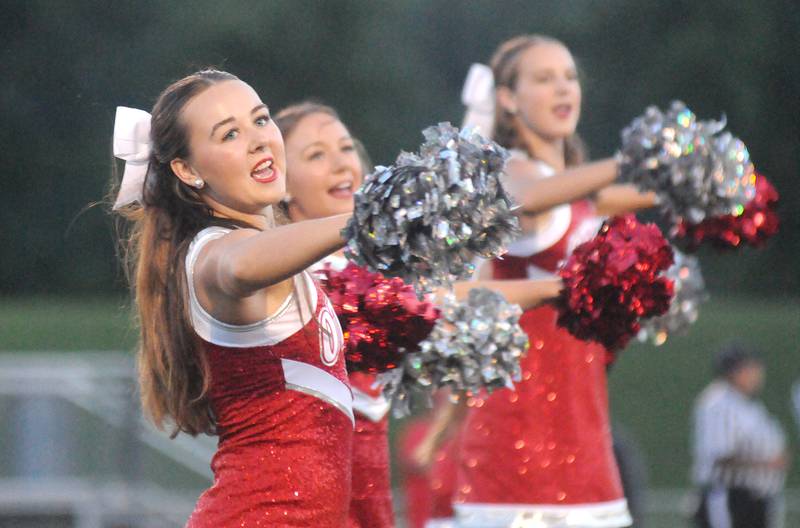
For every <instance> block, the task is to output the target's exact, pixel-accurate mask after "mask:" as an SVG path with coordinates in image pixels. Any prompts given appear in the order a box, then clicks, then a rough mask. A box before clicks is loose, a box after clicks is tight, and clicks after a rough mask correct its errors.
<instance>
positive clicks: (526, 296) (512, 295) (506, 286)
mask: <svg viewBox="0 0 800 528" xmlns="http://www.w3.org/2000/svg"><path fill="white" fill-rule="evenodd" d="M562 287H563V284H562V282H561V279H560V278H559V277H556V276H555V275H554V276H553V278H550V279H538V280H532V279H516V280H482V279H479V280H476V281H463V282H457V283H455V284H454V285H453V293H455V296H456V299H458V300H462V299H466V298H467V296H468V295H469V291H470V290H472V289H474V288H488V289H490V290H492V291H495V292H497V293H499V294H501V295H502V296H503V297H505V298H506V300H507V301H508V302H510V303H511V304H518V305H520V307H521V308H522V309H523V310H527V309H529V308H535V307H536V306H539V305H540V304H543V303H545V302H547V301H550V300H553V299H555V298H556V297H558V294H559V292H560V291H561V288H562Z"/></svg>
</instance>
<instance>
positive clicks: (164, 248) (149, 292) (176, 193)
mask: <svg viewBox="0 0 800 528" xmlns="http://www.w3.org/2000/svg"><path fill="white" fill-rule="evenodd" d="M233 80H237V77H235V76H234V75H232V74H230V73H227V72H222V71H217V70H203V71H199V72H197V73H194V74H192V75H189V76H188V77H185V78H183V79H181V80H179V81H177V82H175V83H173V84H171V85H170V86H169V87H167V89H166V90H164V92H162V93H161V95H160V96H159V97H158V100H157V101H156V103H155V105H154V107H153V111H152V118H151V128H150V140H151V147H152V153H151V154H150V162H149V166H148V170H147V175H146V177H145V182H144V189H143V197H142V200H141V203H139V204H134V205H130V206H127V207H125V208H123V209H122V210H120V211H119V212H120V214H121V215H122V217H123V218H125V219H127V220H130V221H131V224H129V225H128V229H126V230H125V231H123V236H121V237H120V246H121V249H122V251H123V259H124V262H125V264H126V272H127V276H128V280H129V282H130V283H131V289H132V290H133V297H134V300H135V303H136V306H137V315H138V322H139V327H140V340H139V348H138V353H137V364H138V370H139V390H140V396H141V401H142V407H143V408H144V411H145V414H146V415H147V416H148V417H149V418H150V419H151V420H152V421H153V422H154V423H155V425H156V426H158V427H159V428H163V427H164V424H165V422H167V421H171V422H173V424H174V428H173V430H172V436H173V437H174V436H175V435H177V434H178V432H179V431H183V432H186V433H189V434H191V435H197V434H199V433H213V432H214V429H215V422H214V417H213V413H212V411H211V407H210V404H209V401H208V397H207V396H208V389H209V386H210V372H209V366H208V361H207V358H206V355H205V351H204V348H203V347H202V346H201V345H200V344H199V342H198V338H197V336H196V334H195V332H194V330H193V329H192V326H191V323H190V315H189V309H188V285H187V278H186V272H185V265H184V262H185V259H186V253H187V251H188V247H189V244H190V243H191V241H192V239H193V238H194V235H195V234H197V233H198V232H199V231H200V230H202V229H203V228H205V227H208V226H211V225H220V226H224V227H230V228H234V227H238V224H237V223H235V222H232V221H230V220H223V219H221V218H216V217H214V216H213V213H212V210H211V209H210V208H209V207H208V205H206V204H205V203H204V202H203V200H202V199H201V198H200V195H199V194H198V192H197V190H196V189H194V188H192V187H191V186H189V185H187V184H185V183H183V182H182V181H181V180H180V179H179V178H178V177H177V176H176V175H175V174H174V173H173V171H172V168H171V166H170V162H171V161H172V160H173V159H175V158H184V159H185V158H188V157H189V154H190V153H189V142H188V137H187V130H186V126H185V124H184V123H183V120H182V119H181V111H182V110H183V108H184V107H185V106H186V104H187V103H188V102H189V101H190V100H191V99H192V98H193V97H195V96H196V95H197V94H199V93H201V92H202V91H204V90H205V89H207V88H208V87H210V86H212V85H214V84H217V83H220V82H224V81H233ZM125 234H127V236H124V235H125Z"/></svg>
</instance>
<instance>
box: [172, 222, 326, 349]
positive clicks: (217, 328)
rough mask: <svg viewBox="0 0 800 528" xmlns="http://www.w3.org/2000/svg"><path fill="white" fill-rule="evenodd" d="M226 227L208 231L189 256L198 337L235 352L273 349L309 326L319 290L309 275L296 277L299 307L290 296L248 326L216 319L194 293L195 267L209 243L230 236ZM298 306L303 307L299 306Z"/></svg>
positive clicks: (191, 305)
mask: <svg viewBox="0 0 800 528" xmlns="http://www.w3.org/2000/svg"><path fill="white" fill-rule="evenodd" d="M229 232H230V229H226V228H224V227H208V228H206V229H203V230H202V231H200V232H199V233H198V234H197V236H195V238H194V240H193V241H192V244H191V245H190V246H189V251H188V252H187V254H186V276H187V280H188V285H189V310H190V313H191V317H192V326H193V327H194V331H195V332H197V335H199V336H200V337H202V338H203V339H204V340H206V341H208V342H209V343H213V344H215V345H219V346H226V347H233V348H248V347H254V346H270V345H275V344H277V343H280V342H281V341H283V340H284V339H286V338H288V337H289V336H291V335H292V334H294V333H296V332H297V331H298V330H300V329H301V328H303V326H305V325H306V323H308V322H309V321H310V320H311V319H312V317H313V313H314V312H313V311H314V310H315V309H316V306H317V289H316V286H315V285H314V281H313V280H312V279H311V277H310V276H308V274H307V273H302V274H299V275H296V276H295V290H296V291H297V297H298V300H299V303H298V302H296V301H295V296H294V294H293V293H290V294H289V296H288V297H286V299H285V300H284V301H283V303H281V306H280V308H278V310H277V311H276V312H275V313H274V314H273V315H272V316H270V317H268V318H266V319H263V320H261V321H257V322H255V323H251V324H247V325H234V324H228V323H225V322H223V321H220V320H218V319H215V318H214V317H213V316H212V315H211V314H209V313H208V312H207V311H206V310H205V308H203V307H202V306H201V305H200V302H199V301H198V300H197V294H196V293H195V289H194V266H195V263H196V262H197V257H198V256H199V255H200V251H201V250H202V249H203V247H205V245H206V244H207V243H209V242H210V241H212V240H215V239H217V238H220V237H222V236H224V235H225V234H227V233H229ZM298 304H299V305H300V306H298Z"/></svg>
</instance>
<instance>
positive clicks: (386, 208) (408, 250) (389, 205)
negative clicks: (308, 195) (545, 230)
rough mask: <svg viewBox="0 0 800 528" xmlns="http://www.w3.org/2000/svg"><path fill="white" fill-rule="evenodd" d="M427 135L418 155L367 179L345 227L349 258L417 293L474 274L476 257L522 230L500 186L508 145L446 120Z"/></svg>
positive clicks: (500, 247)
mask: <svg viewBox="0 0 800 528" xmlns="http://www.w3.org/2000/svg"><path fill="white" fill-rule="evenodd" d="M423 134H424V136H425V139H426V141H425V143H423V145H422V146H421V147H420V151H419V153H418V154H411V153H406V152H404V153H401V154H400V155H399V156H398V158H397V160H396V162H395V164H394V165H393V166H391V167H377V168H376V170H375V172H373V173H372V174H370V175H369V176H367V178H366V181H365V182H364V185H363V186H362V187H361V188H360V189H359V190H358V192H356V194H355V208H354V214H353V217H352V219H351V220H350V222H349V223H348V225H347V227H346V228H345V230H344V231H343V236H344V237H345V239H347V240H348V243H347V246H346V248H345V255H346V256H347V258H348V259H349V260H351V261H353V262H355V263H356V264H358V265H360V266H363V267H365V268H367V269H369V270H371V271H376V272H378V273H382V274H383V275H385V276H387V277H399V278H401V279H403V281H404V282H407V283H410V284H413V285H414V287H415V288H416V290H417V293H418V295H420V296H421V295H422V294H423V293H427V292H430V291H432V290H433V289H434V288H436V287H438V286H442V285H446V286H450V285H451V284H452V282H453V281H455V280H462V279H467V278H469V277H470V276H471V274H472V272H473V270H474V265H473V264H472V261H473V259H474V258H475V257H476V256H480V257H485V258H493V257H497V256H499V255H501V254H502V253H503V252H504V251H505V246H506V245H507V244H508V243H509V242H510V241H511V240H512V239H513V237H514V236H515V235H516V234H517V232H518V229H519V223H518V220H517V218H516V216H515V215H514V214H513V213H512V212H511V208H512V202H511V198H510V197H509V195H508V194H507V193H506V191H505V189H504V188H503V186H502V185H501V183H500V176H501V174H502V172H503V168H504V166H505V161H506V158H507V157H508V154H507V153H506V151H505V149H503V148H502V147H500V146H499V145H497V144H496V143H493V142H491V141H489V140H487V139H484V138H483V137H481V136H479V135H478V134H476V133H474V132H472V131H471V130H470V129H464V130H462V131H461V132H460V133H459V131H458V129H456V128H454V127H452V126H451V125H450V124H449V123H440V124H439V125H438V126H435V127H430V128H428V129H426V130H425V131H424V132H423Z"/></svg>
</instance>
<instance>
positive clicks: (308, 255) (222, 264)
mask: <svg viewBox="0 0 800 528" xmlns="http://www.w3.org/2000/svg"><path fill="white" fill-rule="evenodd" d="M349 217H350V215H349V214H346V215H337V216H330V217H327V218H319V219H315V220H307V221H303V222H297V223H294V224H289V225H286V226H281V227H276V228H273V229H268V230H266V231H255V230H252V229H240V230H236V231H233V232H231V233H229V234H228V235H226V236H224V237H222V238H220V239H218V240H215V241H213V242H210V243H209V244H208V248H207V250H204V251H203V252H202V253H201V255H200V257H199V258H198V261H197V264H196V265H195V270H194V273H195V283H196V284H197V286H199V287H200V288H204V289H205V290H206V291H208V292H219V293H221V294H223V295H224V296H227V297H230V298H243V297H248V296H250V295H252V294H254V293H256V292H258V291H259V290H263V289H265V288H269V287H271V286H273V285H276V284H279V283H281V282H282V281H284V280H286V279H288V278H289V277H291V276H293V275H295V274H297V273H299V272H301V271H302V270H304V269H306V268H307V267H308V266H310V265H311V264H313V263H315V262H317V261H318V260H320V259H321V258H323V257H324V256H326V255H328V254H330V253H332V252H334V251H336V250H337V249H339V248H341V247H342V246H343V245H344V243H345V241H344V239H343V238H342V237H341V234H340V231H341V229H342V228H344V226H345V225H346V223H347V220H348V219H349Z"/></svg>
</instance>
